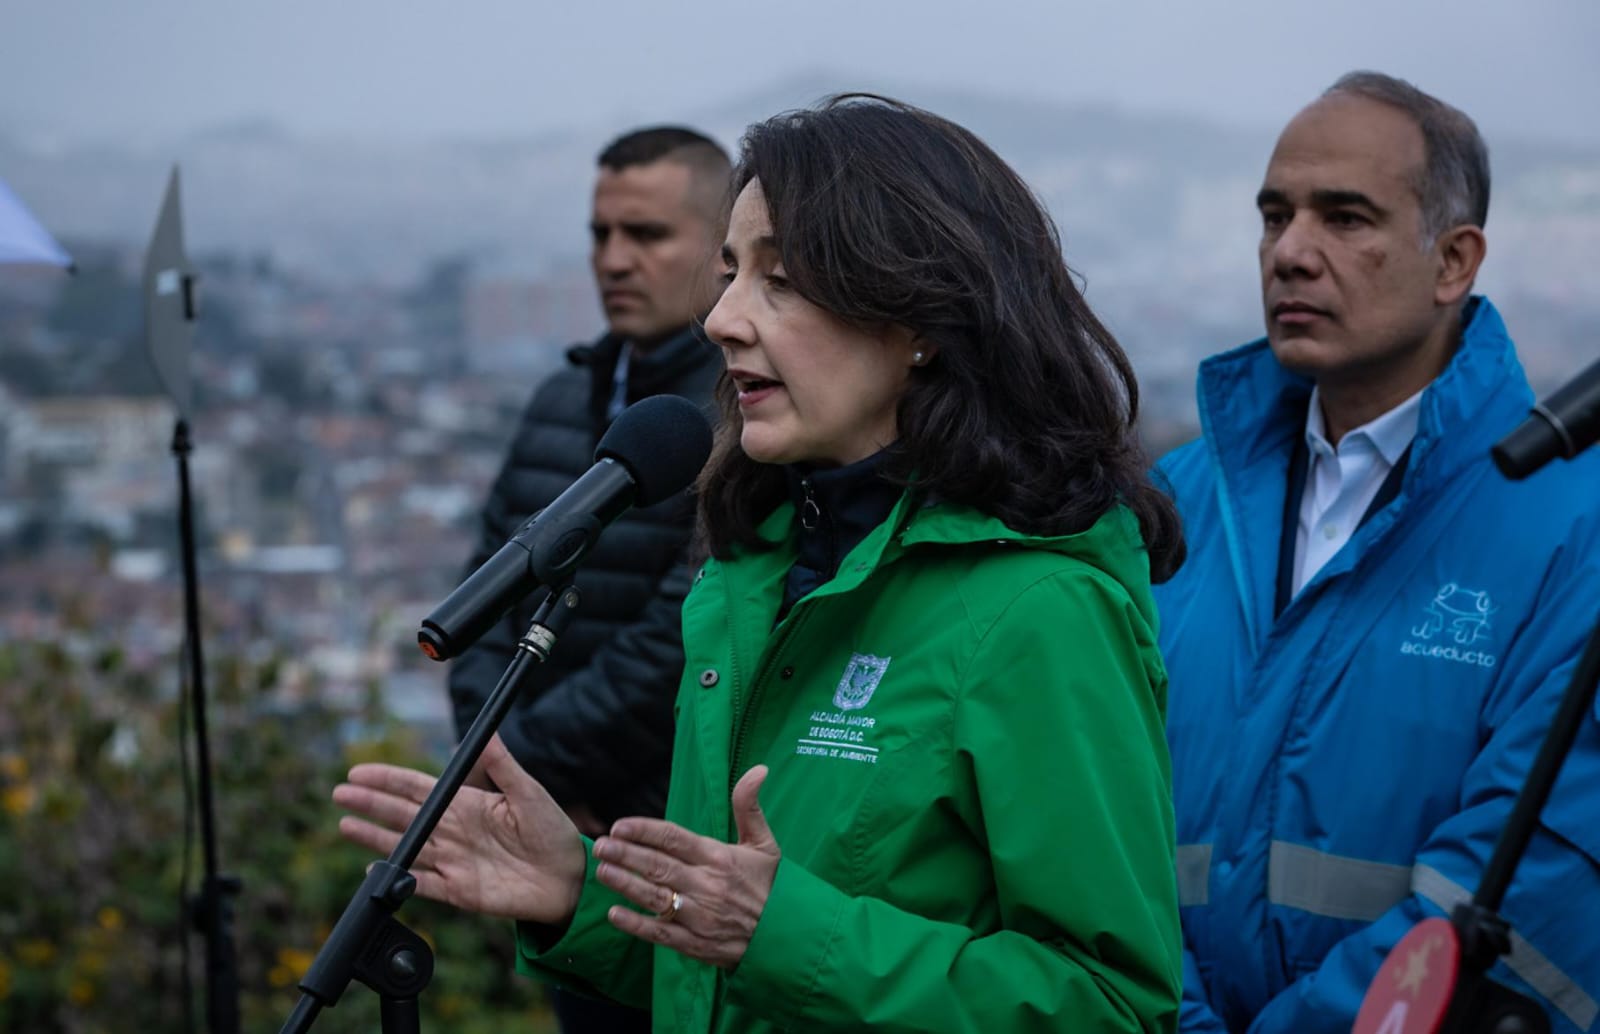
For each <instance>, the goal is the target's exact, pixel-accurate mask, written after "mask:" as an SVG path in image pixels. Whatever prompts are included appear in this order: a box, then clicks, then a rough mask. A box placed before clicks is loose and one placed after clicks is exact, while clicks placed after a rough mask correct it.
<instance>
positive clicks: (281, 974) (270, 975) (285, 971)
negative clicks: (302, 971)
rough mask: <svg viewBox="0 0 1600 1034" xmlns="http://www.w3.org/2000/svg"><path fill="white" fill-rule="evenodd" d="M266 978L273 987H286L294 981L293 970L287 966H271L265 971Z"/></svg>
mask: <svg viewBox="0 0 1600 1034" xmlns="http://www.w3.org/2000/svg"><path fill="white" fill-rule="evenodd" d="M267 980H268V981H269V982H270V983H271V984H272V986H273V987H288V986H289V985H290V984H292V983H294V982H295V975H294V970H292V969H290V968H289V967H288V966H273V967H272V968H271V969H270V970H268V971H267Z"/></svg>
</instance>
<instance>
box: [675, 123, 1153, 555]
mask: <svg viewBox="0 0 1600 1034" xmlns="http://www.w3.org/2000/svg"><path fill="white" fill-rule="evenodd" d="M752 180H759V181H760V183H761V190H762V193H763V194H764V196H765V197H766V204H767V211H768V214H769V216H770V218H771V221H772V228H773V234H774V236H775V237H776V240H777V247H778V253H779V255H780V257H781V259H782V262H783V268H784V272H785V275H786V276H787V277H788V278H789V280H790V282H791V283H792V284H793V286H794V289H795V290H796V291H798V292H799V293H800V295H801V296H802V297H804V298H805V299H806V300H808V301H810V302H811V303H812V304H814V305H816V306H818V307H820V308H822V309H824V310H825V311H827V312H829V313H832V314H833V315H835V316H837V317H839V318H840V319H843V320H845V321H847V322H849V323H851V324H854V325H857V326H861V327H866V328H879V327H884V326H887V325H891V324H898V325H900V326H903V327H906V328H908V329H910V330H911V331H912V332H914V333H915V334H916V335H917V336H918V337H919V338H920V341H919V342H918V344H919V345H920V346H921V347H923V348H924V349H925V350H926V351H927V353H928V354H929V355H931V359H930V360H929V361H928V363H927V364H926V365H925V366H917V367H912V368H911V371H910V377H909V380H908V382H907V387H906V390H905V392H904V394H903V395H902V396H901V399H900V402H899V408H898V411H897V414H896V420H897V427H898V431H899V440H898V441H897V442H896V443H895V444H894V445H893V446H892V447H891V449H890V451H889V455H888V457H887V459H886V463H885V466H884V468H883V469H884V472H885V473H886V475H887V476H889V477H891V478H893V479H894V480H896V481H897V482H900V483H903V484H914V485H915V487H916V489H917V490H918V491H919V492H923V493H928V494H931V495H932V496H934V497H936V498H939V499H943V500H948V501H953V502H957V503H963V504H966V505H968V506H971V507H973V508H975V509H977V510H979V511H982V512H983V513H986V514H990V515H992V516H994V517H997V518H999V519H1000V520H1001V521H1003V522H1005V524H1006V525H1008V526H1009V527H1011V528H1013V529H1015V530H1017V531H1020V532H1024V533H1028V534H1041V535H1055V534H1070V533H1073V532H1079V531H1083V530H1085V529H1086V528H1088V527H1089V526H1090V525H1092V524H1093V523H1094V522H1095V521H1096V520H1098V519H1099V518H1100V517H1101V516H1102V515H1103V514H1105V513H1106V512H1107V511H1108V510H1109V509H1111V508H1112V507H1113V506H1116V505H1117V504H1118V503H1122V504H1125V505H1127V506H1128V507H1129V508H1130V509H1131V510H1132V511H1133V512H1134V513H1135V514H1136V515H1137V516H1138V519H1139V527H1140V531H1141V533H1142V535H1143V538H1144V542H1145V544H1146V547H1147V548H1148V550H1149V553H1150V566H1151V574H1152V577H1153V578H1155V579H1156V580H1158V581H1159V580H1164V579H1165V578H1167V577H1169V576H1170V575H1171V574H1172V573H1173V572H1174V571H1175V570H1176V569H1177V567H1178V565H1179V564H1180V563H1181V562H1182V560H1183V552H1184V546H1183V536H1182V532H1181V531H1180V529H1179V524H1178V516H1177V511H1176V509H1175V508H1174V507H1173V505H1172V502H1171V500H1169V499H1168V498H1167V497H1166V496H1165V495H1163V494H1162V493H1161V492H1160V491H1158V490H1157V489H1156V487H1155V486H1154V485H1153V484H1152V483H1151V481H1150V478H1149V476H1148V474H1147V467H1148V461H1147V459H1146V457H1145V454H1144V450H1143V449H1142V448H1141V446H1140V444H1139V441H1138V438H1137V437H1136V436H1135V434H1134V430H1133V423H1134V420H1135V418H1136V416H1137V413H1138V399H1139V389H1138V384H1137V382H1136V381H1135V379H1134V375H1133V369H1132V367H1131V366H1130V365H1129V363H1128V358H1127V356H1126V355H1124V354H1123V352H1122V349H1121V347H1120V346H1118V344H1117V342H1116V340H1115V339H1114V338H1113V337H1112V336H1111V334H1110V332H1109V331H1107V330H1106V328H1105V327H1104V326H1102V325H1101V323H1100V321H1099V320H1098V319H1096V318H1095V315H1094V313H1092V312H1090V311H1089V306H1088V305H1087V304H1086V303H1085V302H1084V300H1083V296H1082V295H1080V294H1079V293H1078V290H1077V288H1076V287H1074V286H1073V282H1072V277H1071V274H1070V273H1069V272H1068V270H1067V267H1066V263H1065V262H1064V261H1063V259H1062V257H1061V242H1060V239H1059V238H1058V236H1057V234H1056V229H1055V225H1054V224H1053V223H1052V222H1051V220H1050V217H1049V216H1048V215H1047V214H1045V212H1044V210H1043V208H1042V207H1041V206H1040V204H1039V202H1038V200H1037V199H1036V198H1035V197H1034V196H1033V194H1032V192H1031V191H1030V190H1029V189H1028V187H1027V185H1026V184H1024V183H1023V182H1022V180H1021V178H1020V177H1018V176H1017V174H1016V173H1015V172H1013V171H1012V169H1011V168H1010V166H1008V165H1006V163H1005V162H1004V161H1002V160H1001V159H1000V157H999V156H998V155H996V154H995V153H994V152H993V151H992V150H990V149H989V147H988V145H986V144H984V143H983V141H981V140H979V139H978V138H977V137H976V136H974V135H973V134H972V133H970V132H968V131H967V130H965V129H963V128H961V127H960V126H958V125H956V124H955V123H953V122H949V121H947V120H945V119H942V118H940V117H938V116H937V115H934V114H932V113H930V112H927V111H923V110H922V109H920V108H916V107H913V106H911V105H909V104H903V103H901V102H898V101H894V100H891V99H888V98H884V97H877V96H873V95H870V94H843V95H839V96H836V97H833V98H830V99H829V100H827V101H826V102H824V103H823V104H822V105H821V106H820V107H818V108H815V109H811V110H806V111H793V112H787V113H785V114H782V115H778V116H776V117H774V118H771V119H768V120H767V121H765V122H760V123H757V124H756V125H753V126H751V127H750V129H749V130H748V131H746V133H745V136H744V139H743V141H742V144H741V152H740V156H739V164H738V166H737V168H736V169H735V170H734V179H733V190H734V191H735V192H738V191H740V190H742V189H743V188H744V187H745V186H746V185H748V184H749V183H750V182H751V181H752ZM716 394H717V400H718V404H719V406H720V409H721V419H722V422H721V426H720V427H719V429H718V431H717V440H716V446H715V447H714V449H713V450H712V453H711V459H710V461H709V462H708V463H707V464H706V467H705V470H704V471H703V472H702V474H701V476H700V483H699V492H700V520H701V534H702V537H703V545H704V547H705V548H707V549H709V551H710V552H711V553H712V554H714V555H717V556H726V555H727V554H728V552H729V551H730V550H731V549H732V547H734V546H736V545H737V546H745V547H749V548H757V549H759V548H762V546H763V545H764V544H763V542H762V540H761V538H760V536H759V535H758V534H757V526H758V525H759V524H760V522H761V521H762V520H763V519H764V518H765V517H766V516H767V515H768V514H770V513H771V512H772V509H773V508H774V507H775V506H776V505H777V504H778V502H779V501H780V500H781V499H782V498H783V497H784V493H785V490H786V489H785V475H784V473H783V470H782V468H781V467H778V466H775V465H769V464H762V463H757V462H755V461H754V460H752V459H750V458H749V457H748V456H746V455H745V454H744V451H743V450H742V449H741V448H740V447H739V439H740V432H741V429H742V421H741V417H740V413H739V405H738V399H737V395H736V392H735V389H734V386H733V384H732V383H731V381H729V379H728V377H727V375H726V374H724V375H723V377H722V379H721V380H720V381H719V382H718V385H717V392H716Z"/></svg>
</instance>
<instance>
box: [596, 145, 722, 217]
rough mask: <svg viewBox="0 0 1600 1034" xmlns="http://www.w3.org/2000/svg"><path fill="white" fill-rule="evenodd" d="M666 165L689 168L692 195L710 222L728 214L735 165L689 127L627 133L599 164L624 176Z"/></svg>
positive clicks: (603, 151)
mask: <svg viewBox="0 0 1600 1034" xmlns="http://www.w3.org/2000/svg"><path fill="white" fill-rule="evenodd" d="M662 161H670V162H676V163H678V164H680V165H683V166H685V167H686V168H688V170H689V174H690V178H691V181H692V183H691V186H690V194H691V196H693V197H694V198H696V199H697V202H698V205H699V207H700V208H701V210H702V211H703V212H704V213H705V215H706V216H707V217H708V218H711V219H721V218H722V216H723V215H725V214H726V209H727V206H728V202H729V197H728V185H729V183H730V182H731V181H732V174H733V163H732V162H731V161H729V160H728V152H727V151H724V150H723V149H722V145H720V144H718V143H717V142H716V141H715V140H713V139H711V138H710V137H708V136H706V135H705V134H704V133H698V132H696V131H694V130H693V129H690V128H688V127H687V126H649V127H646V128H644V129H635V130H634V131H632V132H631V133H624V134H622V135H621V136H619V137H617V138H616V139H615V140H613V141H611V142H610V143H609V144H607V145H606V146H605V149H604V150H602V151H601V152H600V157H599V159H598V161H597V162H596V164H598V165H599V166H600V167H601V168H602V169H608V170H610V171H611V172H621V171H622V170H624V169H628V168H632V167H634V166H639V165H654V164H655V163H656V162H662Z"/></svg>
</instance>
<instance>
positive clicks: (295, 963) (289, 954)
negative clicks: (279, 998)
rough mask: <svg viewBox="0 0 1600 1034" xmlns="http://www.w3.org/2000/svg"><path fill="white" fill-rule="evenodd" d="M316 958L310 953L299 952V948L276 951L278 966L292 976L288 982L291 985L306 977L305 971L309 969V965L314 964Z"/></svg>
mask: <svg viewBox="0 0 1600 1034" xmlns="http://www.w3.org/2000/svg"><path fill="white" fill-rule="evenodd" d="M316 958H317V957H316V956H315V955H313V954H312V953H311V952H309V951H301V950H300V949H299V948H279V949H278V965H279V966H282V967H283V968H284V969H287V970H288V971H289V972H290V973H291V974H293V977H292V979H290V980H289V981H288V982H289V983H291V984H292V983H294V982H295V981H296V980H299V979H300V978H301V977H303V976H305V975H306V970H308V969H310V968H311V963H313V962H315V961H316Z"/></svg>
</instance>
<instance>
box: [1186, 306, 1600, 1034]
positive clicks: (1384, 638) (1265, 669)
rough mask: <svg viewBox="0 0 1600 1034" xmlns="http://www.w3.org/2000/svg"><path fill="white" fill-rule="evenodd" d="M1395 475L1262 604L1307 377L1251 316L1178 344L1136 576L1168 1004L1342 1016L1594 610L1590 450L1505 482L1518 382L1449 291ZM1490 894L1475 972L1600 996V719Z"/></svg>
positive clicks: (1492, 795) (1476, 318) (1472, 827)
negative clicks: (1498, 900) (1239, 340)
mask: <svg viewBox="0 0 1600 1034" xmlns="http://www.w3.org/2000/svg"><path fill="white" fill-rule="evenodd" d="M1471 305H1472V308H1471V309H1470V311H1469V313H1468V315H1467V321H1466V326H1465V329H1464V332H1463V339H1462V344H1461V347H1460V348H1459V349H1458V350H1457V353H1456V355H1455V356H1454V358H1453V359H1452V360H1451V362H1450V365H1449V366H1448V367H1447V368H1446V370H1445V371H1444V372H1443V373H1442V374H1441V375H1440V376H1439V377H1438V379H1437V380H1435V381H1434V383H1433V384H1432V385H1430V386H1429V388H1428V389H1427V391H1426V393H1425V394H1424V395H1423V398H1422V408H1421V414H1420V418H1419V423H1418V428H1417V436H1416V438H1415V440H1414V441H1413V444H1412V450H1411V457H1410V463H1409V466H1408V468H1407V470H1406V472H1405V475H1404V478H1403V480H1402V482H1401V485H1400V489H1399V492H1398V494H1397V495H1396V496H1395V497H1394V499H1393V500H1392V502H1390V503H1389V504H1388V505H1386V506H1384V507H1383V508H1382V509H1381V510H1379V511H1378V512H1377V513H1375V514H1373V515H1372V516H1371V517H1370V519H1368V520H1367V521H1366V522H1365V523H1364V524H1363V525H1362V526H1361V528H1360V529H1359V530H1358V531H1357V533H1356V534H1355V535H1354V536H1353V537H1352V538H1351V540H1350V541H1349V542H1348V543H1347V544H1346V546H1345V547H1344V549H1342V550H1341V551H1340V552H1339V553H1338V554H1337V555H1335V556H1334V557H1333V559H1332V560H1330V561H1329V562H1328V564H1327V566H1325V567H1324V568H1323V569H1322V571H1321V572H1319V573H1318V574H1317V575H1316V576H1315V577H1314V578H1313V579H1312V580H1311V581H1310V582H1309V583H1308V584H1307V585H1306V587H1305V588H1304V589H1303V590H1302V591H1301V592H1300V594H1299V595H1298V596H1296V597H1295V598H1294V599H1293V600H1292V601H1290V603H1289V604H1288V606H1287V607H1285V608H1284V610H1283V612H1282V613H1281V614H1275V613H1274V611H1275V588H1276V575H1277V567H1278V552H1279V541H1280V536H1281V533H1282V529H1283V515H1284V500H1285V495H1286V492H1287V482H1288V467H1289V456H1290V451H1291V448H1292V445H1293V442H1294V439H1295V437H1296V436H1299V435H1301V434H1303V432H1304V427H1305V414H1306V405H1307V402H1308V399H1309V396H1310V392H1311V384H1310V382H1309V381H1307V380H1306V379H1304V378H1301V377H1298V376H1295V375H1293V374H1291V373H1289V372H1288V371H1286V370H1284V369H1283V368H1282V367H1281V366H1279V365H1278V363H1277V362H1276V360H1275V359H1274V358H1273V355H1272V353H1271V351H1270V350H1269V349H1268V347H1267V344H1266V342H1265V341H1264V340H1263V341H1256V342H1254V343H1252V344H1249V345H1246V346H1244V347H1243V348H1240V349H1237V350H1235V351H1232V352H1229V353H1226V354H1224V355H1219V356H1216V357H1213V358H1211V359H1208V360H1207V361H1206V362H1204V363H1203V364H1202V365H1201V367H1200V379H1199V380H1200V383H1199V402H1200V419H1201V427H1202V433H1203V438H1202V439H1201V440H1199V441H1196V442H1192V443H1190V444H1188V445H1185V446H1183V447H1181V448H1179V449H1177V450H1176V451H1174V452H1173V453H1172V454H1171V455H1169V456H1168V457H1167V458H1166V459H1164V460H1163V461H1162V463H1161V467H1162V469H1163V471H1164V473H1165V475H1166V476H1167V478H1168V479H1169V481H1170V484H1171V490H1172V492H1173V493H1174V496H1175V498H1176V499H1177V503H1178V507H1179V510H1180V511H1181V513H1182V515H1183V520H1184V526H1185V532H1186V535H1187V537H1188V542H1189V558H1188V561H1187V562H1186V563H1185V565H1184V567H1183V569H1182V570H1181V571H1180V572H1179V573H1178V575H1177V577H1175V578H1173V579H1172V580H1171V581H1169V582H1168V583H1166V584H1165V585H1162V586H1159V587H1157V603H1158V605H1159V607H1160V610H1161V646H1162V650H1163V653H1164V654H1165V657H1166V661H1167V666H1168V670H1169V672H1170V677H1171V700H1170V706H1169V713H1168V719H1167V730H1168V739H1169V741H1170V744H1171V747H1172V761H1173V782H1174V793H1175V797H1176V807H1177V823H1178V844H1179V847H1178V879H1179V900H1180V904H1181V905H1183V906H1184V907H1183V909H1182V916H1183V930H1184V944H1185V953H1184V970H1185V1002H1184V1006H1185V1007H1184V1016H1183V1029H1184V1030H1186V1031H1220V1030H1224V1029H1227V1030H1233V1031H1244V1030H1251V1031H1294V1032H1297V1034H1304V1032H1313V1031H1341V1032H1343V1031H1348V1030H1349V1029H1350V1024H1351V1023H1352V1021H1353V1020H1354V1017H1355V1014H1356V1012H1357V1010H1358V1009H1359V1007H1360V1003H1361V997H1362V995H1363V993H1364V992H1365V990H1366V986H1367V984H1368V982H1369V981H1370V980H1371V979H1372V977H1373V975H1374V974H1375V973H1376V971H1377V969H1378V966H1379V965H1380V964H1381V962H1382V961H1383V958H1384V956H1385V954H1386V953H1387V952H1388V950H1389V948H1390V947H1391V946H1393V944H1394V943H1395V941H1397V940H1398V939H1399V938H1400V937H1401V936H1403V935H1404V934H1405V932H1406V931H1407V930H1408V929H1409V928H1410V927H1411V926H1412V924H1414V923H1415V922H1417V921H1418V920H1419V919H1421V918H1424V917H1426V916H1430V915H1443V914H1446V913H1448V911H1449V910H1450V908H1452V907H1453V906H1454V904H1455V903H1456V902H1457V901H1460V900H1463V899H1465V898H1466V897H1469V896H1470V895H1471V893H1472V891H1473V890H1474V889H1476V887H1477V884H1478V880H1479V877H1480V875H1481V873H1482V870H1483V867H1484V864H1485V863H1486V861H1487V859H1488V857H1489V855H1490V853H1491V852H1492V850H1493V847H1494V842H1495V837H1496V836H1497V835H1498V834H1499V832H1500V829H1501V827H1502V826H1503V825H1504V823H1505V820H1506V818H1507V816H1508V814H1509V813H1510V810H1511V805H1512V801H1513V798H1514V795H1515V793H1516V791H1517V790H1518V789H1519V788H1520V786H1521V784H1522V781H1523V779H1524V777H1525V776H1526V774H1527V772H1528V769H1529V767H1530V765H1531V762H1532V759H1533V757H1534V754H1535V753H1536V752H1537V750H1538V747H1539V744H1540V741H1541V739H1542V737H1543V736H1544V733H1545V731H1546V728H1547V726H1548V724H1549V720H1550V718H1551V716H1552V715H1553V713H1554V710H1555V707H1556V705H1557V703H1558V701H1559V698H1560V696H1561V694H1562V692H1563V691H1564V690H1565V688H1566V685H1567V682H1568V680H1569V679H1570V677H1571V674H1572V670H1573V668H1574V667H1575V666H1576V661H1577V657H1578V654H1579V652H1580V650H1581V648H1582V645H1583V642H1584V640H1585V638H1586V636H1587V635H1588V633H1589V631H1590V629H1591V628H1593V626H1594V625H1595V622H1596V619H1597V616H1600V450H1591V451H1590V452H1588V453H1587V454H1584V455H1582V456H1580V457H1578V458H1577V459H1576V460H1574V461H1571V462H1557V463H1554V464H1551V465H1550V466H1549V467H1547V468H1546V469H1545V470H1543V471H1541V472H1540V473H1539V474H1537V475H1535V476H1534V477H1533V478H1531V479H1529V480H1527V481H1525V482H1521V483H1511V482H1508V481H1506V480H1504V479H1503V478H1502V477H1501V476H1500V475H1499V473H1498V472H1497V471H1496V470H1495V469H1494V468H1493V466H1492V464H1491V463H1490V462H1489V459H1488V450H1489V447H1490V446H1491V445H1492V444H1493V443H1494V442H1495V441H1496V439H1498V438H1499V437H1500V436H1501V435H1502V434H1504V433H1505V432H1506V431H1508V430H1510V429H1511V427H1513V426H1514V425H1515V424H1516V423H1517V422H1518V421H1519V420H1521V419H1522V418H1523V417H1524V416H1526V415H1527V412H1528V407H1529V406H1530V404H1531V403H1532V401H1533V398H1532V393H1531V392H1530V391H1529V388H1528V385H1527V382H1526V380H1525V379H1524V377H1523V374H1522V369H1521V366H1520V364H1519V363H1518V362H1517V358H1516V353H1515V351H1514V349H1513V348H1512V344H1511V340H1510V338H1509V337H1508V336H1507V334H1506V330H1505V325H1504V324H1503V323H1502V322H1501V319H1500V315H1499V313H1497V312H1496V311H1495V309H1494V307H1493V306H1492V305H1491V304H1489V302H1488V301H1487V300H1484V299H1475V300H1474V301H1473V302H1472V303H1471ZM1589 718H1590V719H1591V720H1590V721H1588V722H1587V723H1586V726H1585V728H1584V729H1583V731H1582V733H1581V735H1580V737H1579V740H1578V742H1577V745H1576V747H1575V749H1574V752H1573V755H1572V757H1571V758H1570V759H1569V760H1568V762H1567V766H1566V768H1565V769H1564V771H1563V773H1562V778H1561V781H1560V782H1559V783H1558V785H1557V788H1556V794H1555V797H1554V799H1553V800H1552V801H1551V803H1550V805H1549V806H1548V807H1547V809H1546V811H1545V813H1544V816H1543V820H1542V828H1541V830H1540V832H1539V834H1538V835H1537V836H1536V837H1535V838H1534V842H1533V844H1532V846H1531V848H1530V850H1529V852H1528V854H1527V856H1526V857H1525V858H1524V859H1523V862H1522V865H1521V867H1520V868H1519V869H1518V871H1517V877H1516V880H1515V882H1514V884H1513V886H1512V889H1511V892H1510V894H1509V895H1508V896H1507V899H1506V902H1505V905H1504V907H1503V910H1502V911H1503V914H1504V915H1505V916H1506V917H1507V918H1508V919H1509V920H1510V921H1511V923H1512V924H1513V927H1514V928H1515V931H1516V934H1517V937H1516V940H1515V943H1514V947H1515V950H1514V952H1513V954H1512V956H1511V959H1510V962H1509V965H1507V964H1506V963H1502V964H1500V965H1498V966H1497V967H1496V968H1495V971H1494V973H1493V974H1492V975H1493V976H1494V977H1495V978H1496V979H1499V980H1502V981H1504V982H1506V983H1509V984H1511V985H1512V986H1514V987H1516V988H1518V989H1519V990H1522V991H1524V992H1525V993H1526V992H1529V991H1531V992H1532V993H1533V994H1534V995H1535V996H1536V997H1538V998H1540V999H1541V1000H1542V1001H1543V1002H1544V1003H1545V1004H1546V1006H1547V1007H1548V1008H1549V1011H1550V1012H1551V1015H1552V1017H1553V1019H1554V1021H1555V1027H1556V1029H1557V1030H1565V1031H1571V1030H1585V1029H1589V1028H1590V1027H1591V1026H1592V1025H1593V1024H1594V1020H1595V1017H1596V1012H1597V1006H1596V1001H1597V999H1600V721H1596V720H1595V719H1596V718H1597V716H1595V715H1590V716H1589Z"/></svg>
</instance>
